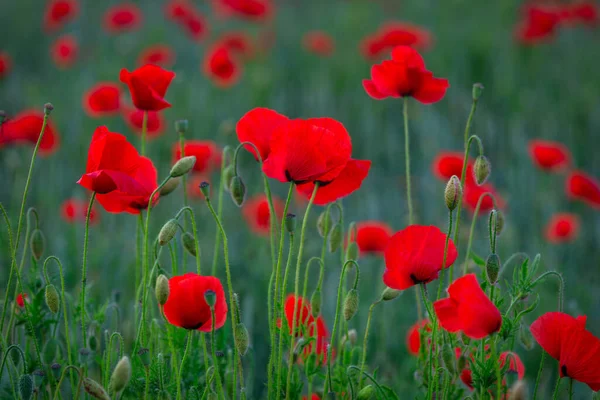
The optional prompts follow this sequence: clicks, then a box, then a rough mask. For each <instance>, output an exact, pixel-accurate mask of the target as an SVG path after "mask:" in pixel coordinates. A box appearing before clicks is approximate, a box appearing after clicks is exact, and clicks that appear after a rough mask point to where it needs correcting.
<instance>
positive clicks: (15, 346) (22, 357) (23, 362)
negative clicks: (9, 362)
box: [0, 344, 27, 378]
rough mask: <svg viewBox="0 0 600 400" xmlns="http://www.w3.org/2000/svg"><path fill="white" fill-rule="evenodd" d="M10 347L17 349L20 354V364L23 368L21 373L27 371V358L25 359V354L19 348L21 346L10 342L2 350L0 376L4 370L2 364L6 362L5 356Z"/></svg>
mask: <svg viewBox="0 0 600 400" xmlns="http://www.w3.org/2000/svg"><path fill="white" fill-rule="evenodd" d="M12 349H17V350H18V351H19V354H20V355H21V361H22V362H21V366H22V368H23V375H24V374H25V373H27V370H26V368H27V360H26V359H25V354H24V353H23V350H21V348H20V347H19V346H18V345H16V344H12V345H10V346H8V348H7V349H6V351H5V352H4V357H2V364H0V378H1V377H2V372H3V371H4V364H6V358H7V357H8V354H9V353H10V351H11V350H12Z"/></svg>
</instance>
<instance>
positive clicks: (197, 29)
mask: <svg viewBox="0 0 600 400" xmlns="http://www.w3.org/2000/svg"><path fill="white" fill-rule="evenodd" d="M165 14H166V16H167V18H169V19H170V20H172V21H173V22H175V23H177V24H178V25H179V26H181V27H182V28H183V29H184V30H185V32H186V33H187V34H188V36H189V37H190V38H191V39H192V40H194V41H200V40H202V39H203V38H204V37H205V36H206V35H207V34H208V23H207V22H206V18H205V17H204V16H203V15H202V14H201V13H200V12H199V11H198V9H197V8H196V6H195V5H194V4H193V3H192V2H190V1H188V0H171V1H169V2H168V3H167V5H166V6H165Z"/></svg>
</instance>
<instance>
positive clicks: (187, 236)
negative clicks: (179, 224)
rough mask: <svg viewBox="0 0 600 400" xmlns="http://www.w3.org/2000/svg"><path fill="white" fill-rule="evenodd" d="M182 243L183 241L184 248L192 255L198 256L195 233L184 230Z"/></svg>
mask: <svg viewBox="0 0 600 400" xmlns="http://www.w3.org/2000/svg"><path fill="white" fill-rule="evenodd" d="M181 243H183V248H184V249H185V250H186V251H187V252H188V253H190V254H191V255H192V256H194V257H196V256H198V255H197V254H196V240H195V239H194V235H192V234H191V233H189V232H183V233H182V234H181Z"/></svg>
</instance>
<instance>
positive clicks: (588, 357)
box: [530, 312, 600, 392]
mask: <svg viewBox="0 0 600 400" xmlns="http://www.w3.org/2000/svg"><path fill="white" fill-rule="evenodd" d="M586 319H587V317H585V316H580V317H577V318H573V317H572V316H570V315H568V314H565V313H562V312H549V313H546V314H544V315H542V316H541V317H539V318H538V319H537V320H535V321H534V322H533V324H531V328H530V329H531V334H532V335H533V338H534V339H535V340H536V341H537V342H538V343H539V345H540V346H542V348H543V349H544V350H546V352H547V353H548V354H550V355H551V356H552V358H554V359H556V360H558V364H559V372H560V376H561V377H569V378H572V379H575V380H576V381H579V382H582V383H585V384H586V385H588V386H589V387H590V388H591V389H592V390H593V391H595V392H597V391H599V390H600V368H598V365H600V339H598V338H597V337H595V336H594V335H593V334H592V333H591V332H590V331H588V330H587V329H585V323H586Z"/></svg>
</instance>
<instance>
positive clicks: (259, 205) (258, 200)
mask: <svg viewBox="0 0 600 400" xmlns="http://www.w3.org/2000/svg"><path fill="white" fill-rule="evenodd" d="M273 207H274V208H275V214H277V217H278V218H281V216H282V214H283V201H281V199H279V198H277V197H273ZM242 215H243V216H244V219H245V220H246V223H247V224H248V226H250V229H251V230H252V232H254V233H257V234H259V235H263V236H268V235H269V233H270V231H271V210H269V201H268V200H267V196H266V195H264V194H259V195H258V196H254V197H252V198H250V199H248V200H247V201H246V202H245V203H244V206H243V208H242Z"/></svg>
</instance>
